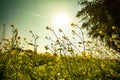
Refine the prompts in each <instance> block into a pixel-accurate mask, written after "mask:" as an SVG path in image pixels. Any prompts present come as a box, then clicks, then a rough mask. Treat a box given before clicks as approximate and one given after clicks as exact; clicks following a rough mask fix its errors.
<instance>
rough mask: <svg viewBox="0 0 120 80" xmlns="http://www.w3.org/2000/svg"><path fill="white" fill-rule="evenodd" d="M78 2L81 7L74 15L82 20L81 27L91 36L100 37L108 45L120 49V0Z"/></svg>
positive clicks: (83, 0)
mask: <svg viewBox="0 0 120 80" xmlns="http://www.w3.org/2000/svg"><path fill="white" fill-rule="evenodd" d="M78 3H79V5H80V6H81V9H80V11H78V13H77V15H76V16H77V17H78V18H79V19H80V21H82V22H83V24H82V28H86V29H87V30H88V31H89V35H90V36H92V37H93V38H96V37H100V38H101V39H102V40H105V42H106V43H107V45H108V46H110V47H112V48H113V49H115V50H117V51H120V48H119V47H118V45H120V18H119V17H118V16H120V8H119V7H120V5H119V4H120V1H119V0H80V1H78ZM113 36H114V37H113Z"/></svg>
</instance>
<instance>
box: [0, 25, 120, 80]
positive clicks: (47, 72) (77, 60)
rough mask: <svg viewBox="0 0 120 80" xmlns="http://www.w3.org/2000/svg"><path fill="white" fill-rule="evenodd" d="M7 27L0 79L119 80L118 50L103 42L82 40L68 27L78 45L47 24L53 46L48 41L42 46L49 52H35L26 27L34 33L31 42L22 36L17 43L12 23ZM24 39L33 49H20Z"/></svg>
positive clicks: (35, 47)
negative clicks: (51, 35)
mask: <svg viewBox="0 0 120 80" xmlns="http://www.w3.org/2000/svg"><path fill="white" fill-rule="evenodd" d="M72 25H73V24H72ZM74 25H75V24H74ZM74 25H73V26H74ZM11 27H12V30H13V31H12V32H13V36H12V38H11V39H5V38H4V34H3V37H2V38H1V51H0V79H1V80H120V57H119V54H118V53H116V51H114V50H112V49H110V48H108V47H107V46H104V43H103V44H101V43H100V42H96V41H94V40H93V41H85V40H84V34H82V35H79V34H77V33H76V32H75V31H72V32H73V33H74V34H75V35H77V37H79V38H80V41H79V42H76V43H77V44H79V46H82V47H79V46H77V45H75V44H74V43H73V42H72V41H71V40H70V39H69V37H67V35H66V34H65V33H64V32H63V31H62V30H61V29H59V32H60V33H62V34H63V36H61V37H58V36H57V34H56V33H55V32H54V30H53V29H51V28H49V27H47V28H46V29H47V30H49V31H51V32H53V34H54V35H55V37H56V40H52V39H51V38H49V37H46V39H48V40H50V41H51V42H52V45H53V47H49V45H48V46H45V48H46V50H49V51H51V52H47V51H46V53H39V54H38V53H37V44H36V40H37V39H38V36H37V35H34V34H33V32H32V31H30V33H32V36H34V37H33V38H34V43H29V42H26V39H25V38H24V41H22V42H23V43H21V37H20V36H19V35H18V30H17V29H15V27H14V25H12V26H11ZM80 30H82V29H80ZM81 32H82V31H81ZM3 33H4V32H3ZM82 33H83V32H82ZM81 36H82V37H81ZM24 43H25V44H26V43H27V44H28V45H32V46H34V51H32V50H24V49H22V48H21V46H20V45H21V44H24ZM50 46H51V45H50ZM80 49H82V51H80Z"/></svg>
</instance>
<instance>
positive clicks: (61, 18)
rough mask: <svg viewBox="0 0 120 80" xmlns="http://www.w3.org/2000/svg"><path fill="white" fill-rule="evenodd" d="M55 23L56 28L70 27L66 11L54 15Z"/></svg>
mask: <svg viewBox="0 0 120 80" xmlns="http://www.w3.org/2000/svg"><path fill="white" fill-rule="evenodd" d="M53 24H54V26H55V27H56V28H60V29H64V28H66V27H68V24H69V16H68V15H67V14H66V13H63V12H62V13H59V14H56V15H55V16H54V21H53Z"/></svg>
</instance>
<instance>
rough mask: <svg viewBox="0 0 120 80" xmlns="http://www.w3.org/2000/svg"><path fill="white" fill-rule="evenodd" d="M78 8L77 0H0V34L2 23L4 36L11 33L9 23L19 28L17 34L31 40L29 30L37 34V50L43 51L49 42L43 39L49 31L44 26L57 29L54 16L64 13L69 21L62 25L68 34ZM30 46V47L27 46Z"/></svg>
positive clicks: (8, 35) (0, 32)
mask: <svg viewBox="0 0 120 80" xmlns="http://www.w3.org/2000/svg"><path fill="white" fill-rule="evenodd" d="M78 10H79V7H78V4H77V0H0V35H1V34H2V31H3V24H5V25H6V35H5V36H6V37H10V36H11V34H12V31H11V27H10V25H11V24H14V25H15V27H16V28H18V30H19V35H20V36H21V37H23V38H24V37H25V38H27V39H28V40H29V42H30V41H31V40H32V37H31V34H30V33H29V31H30V30H32V32H33V33H34V34H36V35H38V36H39V39H38V40H37V44H38V45H39V47H38V51H39V52H45V49H44V46H45V45H47V44H48V43H50V42H49V41H48V40H46V39H45V37H46V36H51V33H50V32H49V31H47V30H46V29H45V27H46V26H50V27H51V28H53V29H55V31H56V32H57V30H58V29H59V28H60V27H57V25H55V24H56V22H55V21H54V18H55V16H56V15H58V14H59V13H65V14H66V15H67V16H68V17H69V21H68V23H67V25H66V26H65V27H62V29H63V30H64V32H65V33H66V34H68V35H69V34H70V32H71V30H72V29H71V27H70V24H71V22H75V21H77V19H76V17H75V15H76V13H77V11H78ZM27 48H31V47H29V46H28V47H27Z"/></svg>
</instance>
